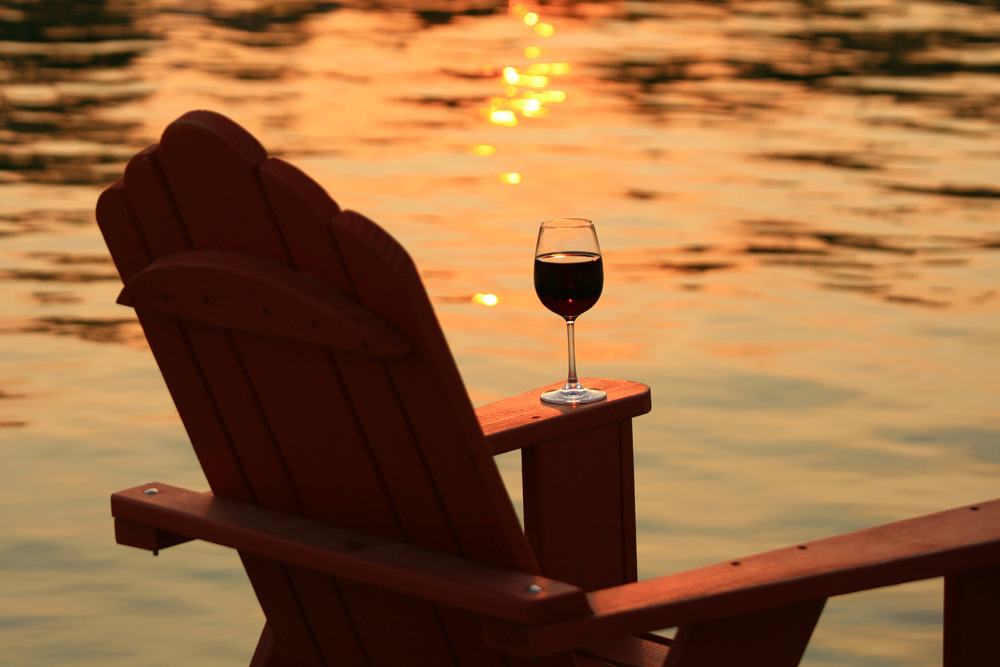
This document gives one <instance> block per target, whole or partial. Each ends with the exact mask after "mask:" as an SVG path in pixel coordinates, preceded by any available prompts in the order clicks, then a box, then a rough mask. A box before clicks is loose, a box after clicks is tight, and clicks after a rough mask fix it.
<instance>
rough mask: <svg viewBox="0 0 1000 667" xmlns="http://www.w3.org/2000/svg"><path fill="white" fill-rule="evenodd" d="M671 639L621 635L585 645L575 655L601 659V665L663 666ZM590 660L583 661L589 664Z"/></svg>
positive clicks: (654, 636) (616, 666)
mask: <svg viewBox="0 0 1000 667" xmlns="http://www.w3.org/2000/svg"><path fill="white" fill-rule="evenodd" d="M671 643H672V642H671V640H670V639H667V638H665V637H658V636H656V635H643V636H642V637H620V638H618V639H614V640H611V641H607V642H602V643H600V644H594V645H591V646H585V647H583V648H580V649H577V650H576V651H574V655H576V656H581V657H586V658H591V659H594V660H600V661H601V662H600V663H599V664H601V665H614V666H615V667H634V666H639V665H641V666H642V667H663V662H664V660H666V659H667V652H668V651H669V649H670V645H671ZM589 664H590V662H589V661H588V662H583V663H582V664H581V667H583V665H589Z"/></svg>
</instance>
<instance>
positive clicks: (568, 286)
mask: <svg viewBox="0 0 1000 667" xmlns="http://www.w3.org/2000/svg"><path fill="white" fill-rule="evenodd" d="M603 289H604V260H602V259H601V256H600V255H599V254H597V253H593V252H552V253H548V254H547V255H542V256H541V257H535V293H536V294H538V298H539V300H541V302H542V305H544V306H545V307H546V308H548V309H549V310H551V311H552V312H553V313H555V314H557V315H562V316H563V317H574V318H575V317H578V316H580V315H581V314H583V313H585V312H587V311H588V310H590V308H591V307H592V306H593V305H594V304H595V303H597V299H599V298H600V296H601V291H602V290H603Z"/></svg>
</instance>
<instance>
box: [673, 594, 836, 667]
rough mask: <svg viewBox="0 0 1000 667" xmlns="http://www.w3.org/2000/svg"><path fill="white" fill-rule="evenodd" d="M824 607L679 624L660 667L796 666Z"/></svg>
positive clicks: (818, 603) (804, 605) (813, 604)
mask: <svg viewBox="0 0 1000 667" xmlns="http://www.w3.org/2000/svg"><path fill="white" fill-rule="evenodd" d="M825 602H826V600H811V601H808V602H800V603H797V604H793V605H788V606H785V607H780V608H778V609H767V610H764V611H758V612H754V613H752V614H743V615H742V616H736V617H733V618H725V619H717V620H713V621H709V622H707V623H700V624H697V625H682V626H681V627H680V628H679V629H678V630H677V635H676V636H675V637H674V641H673V643H672V644H671V646H670V652H669V654H668V655H667V659H666V661H665V662H664V663H663V667H796V665H798V664H799V662H800V661H801V660H802V654H803V653H805V650H806V646H807V645H808V644H809V638H810V637H811V636H812V632H813V629H814V628H815V627H816V622H817V621H819V617H820V614H821V613H822V612H823V605H824V603H825Z"/></svg>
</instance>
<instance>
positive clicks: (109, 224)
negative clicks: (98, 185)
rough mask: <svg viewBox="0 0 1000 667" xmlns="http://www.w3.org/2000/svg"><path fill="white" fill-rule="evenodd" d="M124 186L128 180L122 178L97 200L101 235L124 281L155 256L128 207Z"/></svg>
mask: <svg viewBox="0 0 1000 667" xmlns="http://www.w3.org/2000/svg"><path fill="white" fill-rule="evenodd" d="M123 186H124V181H118V182H117V183H115V184H114V185H112V186H111V187H109V188H108V189H107V190H105V191H104V192H102V193H101V196H100V198H99V199H98V200H97V218H98V220H100V222H101V234H102V235H103V236H104V241H105V243H107V244H108V250H109V251H110V252H111V259H112V260H113V261H114V263H115V267H116V268H117V269H118V273H120V274H121V276H122V280H128V279H129V278H131V277H132V276H133V275H135V274H136V273H138V272H139V271H140V270H142V268H143V267H144V266H146V264H147V263H148V262H149V260H150V259H151V257H150V252H149V247H148V246H147V245H146V241H145V239H144V238H143V237H142V234H141V233H140V232H139V230H138V228H137V226H136V221H135V219H134V218H133V217H132V214H131V212H130V211H129V209H128V203H127V202H126V201H125V193H124V190H123V189H122V188H123Z"/></svg>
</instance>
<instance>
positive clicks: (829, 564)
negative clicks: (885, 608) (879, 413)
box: [486, 500, 1000, 655]
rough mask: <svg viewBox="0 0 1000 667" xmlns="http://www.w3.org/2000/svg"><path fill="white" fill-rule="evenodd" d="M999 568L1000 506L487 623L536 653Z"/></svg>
mask: <svg viewBox="0 0 1000 667" xmlns="http://www.w3.org/2000/svg"><path fill="white" fill-rule="evenodd" d="M997 564H1000V500H991V501H989V502H985V503H980V504H978V505H975V506H973V507H960V508H956V509H952V510H947V511H944V512H937V513H935V514H929V515H926V516H922V517H916V518H913V519H907V520H905V521H899V522H896V523H891V524H886V525H883V526H877V527H874V528H868V529H865V530H861V531H856V532H853V533H847V534H844V535H839V536H835V537H830V538H825V539H822V540H817V541H815V542H806V543H803V544H799V545H796V546H794V547H788V548H785V549H778V550H775V551H769V552H766V553H762V554H758V555H756V556H750V557H748V558H743V559H739V560H736V561H731V562H724V563H719V564H716V565H710V566H707V567H703V568H699V569H696V570H691V571H689V572H684V573H680V574H674V575H667V576H664V577H657V578H655V579H649V580H646V581H641V582H637V583H634V584H626V585H623V586H618V587H615V588H612V589H606V590H601V591H595V592H593V593H589V594H588V595H587V598H588V600H589V601H590V605H591V608H592V609H593V610H594V614H593V615H592V616H590V617H581V618H579V619H574V620H568V621H562V622H559V623H554V624H552V625H549V626H547V627H538V628H530V627H528V626H525V625H517V624H511V623H506V622H502V621H487V624H486V626H487V637H488V640H489V641H491V642H493V643H495V644H496V645H497V646H500V647H504V648H506V649H508V650H511V651H514V652H517V653H522V654H526V655H528V654H535V653H545V652H548V651H556V650H562V649H564V648H567V647H572V646H578V645H580V644H581V643H583V642H593V641H602V640H606V639H613V638H615V637H620V636H623V635H628V634H635V633H638V632H646V631H650V630H655V629H660V628H668V627H674V626H678V625H681V624H686V623H698V622H705V621H710V620H713V619H720V618H727V617H730V616H735V615H739V614H744V613H752V612H754V611H758V610H763V609H770V608H776V607H782V606H786V605H791V604H797V603H800V602H807V601H810V600H820V599H824V598H828V597H832V596H835V595H843V594H846V593H853V592H856V591H861V590H867V589H871V588H878V587H882V586H892V585H895V584H900V583H905V582H908V581H917V580H921V579H929V578H933V577H940V576H948V575H952V574H955V573H959V572H967V571H970V570H976V569H982V568H987V567H994V566H996V565H997Z"/></svg>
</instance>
